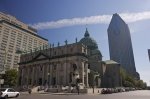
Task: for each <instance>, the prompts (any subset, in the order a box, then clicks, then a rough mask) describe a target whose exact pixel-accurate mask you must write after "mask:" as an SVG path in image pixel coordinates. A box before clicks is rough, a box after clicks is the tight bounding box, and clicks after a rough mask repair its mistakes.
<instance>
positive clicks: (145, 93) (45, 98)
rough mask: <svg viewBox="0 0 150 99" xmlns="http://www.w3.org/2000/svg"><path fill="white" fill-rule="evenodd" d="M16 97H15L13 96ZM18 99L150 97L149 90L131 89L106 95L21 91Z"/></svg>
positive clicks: (123, 98)
mask: <svg viewBox="0 0 150 99" xmlns="http://www.w3.org/2000/svg"><path fill="white" fill-rule="evenodd" d="M13 99H15V98H13ZM17 99H150V91H149V90H139V91H130V92H123V93H114V94H106V95H102V94H100V95H98V94H80V95H77V94H65V93H57V94H54V93H53V94H52V93H38V94H37V93H33V94H31V95H29V94H27V93H21V95H20V97H18V98H17Z"/></svg>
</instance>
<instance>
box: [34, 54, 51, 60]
mask: <svg viewBox="0 0 150 99" xmlns="http://www.w3.org/2000/svg"><path fill="white" fill-rule="evenodd" d="M46 58H49V57H48V56H47V55H45V54H43V53H39V54H38V55H37V56H35V58H34V60H41V59H46Z"/></svg>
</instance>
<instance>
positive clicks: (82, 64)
mask: <svg viewBox="0 0 150 99" xmlns="http://www.w3.org/2000/svg"><path fill="white" fill-rule="evenodd" d="M81 67H82V69H81V73H82V74H81V75H82V83H83V87H84V62H82V61H81Z"/></svg>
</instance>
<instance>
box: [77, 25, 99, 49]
mask: <svg viewBox="0 0 150 99" xmlns="http://www.w3.org/2000/svg"><path fill="white" fill-rule="evenodd" d="M80 43H83V44H84V45H86V46H87V47H88V48H89V49H91V50H93V49H98V46H97V43H96V41H95V40H94V39H93V38H91V37H90V34H89V32H88V30H87V28H86V31H85V34H84V38H82V39H81V40H80Z"/></svg>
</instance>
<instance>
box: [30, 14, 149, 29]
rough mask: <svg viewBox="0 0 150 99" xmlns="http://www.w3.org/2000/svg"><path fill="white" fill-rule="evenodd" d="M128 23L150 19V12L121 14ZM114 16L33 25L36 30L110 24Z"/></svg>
mask: <svg viewBox="0 0 150 99" xmlns="http://www.w3.org/2000/svg"><path fill="white" fill-rule="evenodd" d="M119 15H120V16H121V17H122V18H123V20H125V21H126V22H127V23H132V22H137V21H141V20H146V19H150V11H145V12H139V13H121V14H119ZM111 17H112V15H97V16H90V17H83V18H72V19H61V20H57V21H49V22H39V23H35V24H31V26H32V27H34V28H36V29H39V30H41V29H52V28H61V27H68V26H75V25H85V24H109V22H110V20H111Z"/></svg>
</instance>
